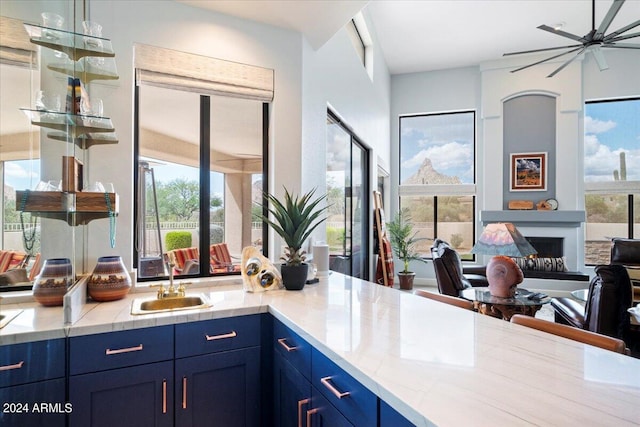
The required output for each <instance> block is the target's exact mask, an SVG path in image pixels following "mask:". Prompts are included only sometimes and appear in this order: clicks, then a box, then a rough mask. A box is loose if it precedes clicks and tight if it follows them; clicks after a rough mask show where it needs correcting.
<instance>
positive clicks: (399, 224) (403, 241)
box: [387, 208, 426, 274]
mask: <svg viewBox="0 0 640 427" xmlns="http://www.w3.org/2000/svg"><path fill="white" fill-rule="evenodd" d="M387 231H388V232H389V235H390V236H391V247H392V248H393V252H394V254H395V255H396V257H397V258H398V259H399V260H400V261H402V263H403V264H404V270H402V271H401V273H403V274H406V273H409V263H410V262H411V261H422V262H425V263H426V261H425V260H424V258H422V257H421V256H420V254H419V253H418V252H417V251H416V248H415V246H416V244H417V243H418V242H419V241H421V240H425V239H424V238H422V237H416V235H417V234H418V232H417V231H416V232H414V231H413V223H412V222H411V215H410V213H409V210H408V209H407V208H404V209H401V210H400V212H398V213H396V215H395V217H394V218H393V221H391V222H388V223H387Z"/></svg>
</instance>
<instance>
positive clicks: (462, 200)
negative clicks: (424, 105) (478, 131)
mask: <svg viewBox="0 0 640 427" xmlns="http://www.w3.org/2000/svg"><path fill="white" fill-rule="evenodd" d="M474 153H475V113H474V112H473V111H463V112H454V113H439V114H423V115H412V116H402V117H400V180H399V181H400V188H399V195H400V208H401V209H404V208H407V209H409V212H410V214H411V218H412V220H413V222H414V225H415V227H414V228H415V230H416V231H417V232H418V236H419V237H423V238H426V239H427V240H423V241H422V243H421V245H420V247H419V248H418V249H419V251H420V252H421V253H422V254H423V256H425V257H429V256H430V251H429V248H430V247H431V243H432V241H433V239H435V238H440V239H443V240H446V241H447V242H449V243H450V244H451V245H452V246H453V247H454V248H456V250H457V251H458V252H460V253H461V254H464V253H468V252H469V251H471V248H472V247H473V243H474V223H475V220H474V215H475V168H474V157H475V154H474ZM463 257H464V256H463ZM467 257H468V259H472V255H468V256H467Z"/></svg>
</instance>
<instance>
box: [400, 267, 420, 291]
mask: <svg viewBox="0 0 640 427" xmlns="http://www.w3.org/2000/svg"><path fill="white" fill-rule="evenodd" d="M415 277H416V273H413V272H411V271H409V272H407V273H398V282H399V283H400V289H402V290H405V291H410V290H411V289H413V279H414V278H415Z"/></svg>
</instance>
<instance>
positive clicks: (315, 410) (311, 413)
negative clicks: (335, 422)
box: [307, 408, 318, 427]
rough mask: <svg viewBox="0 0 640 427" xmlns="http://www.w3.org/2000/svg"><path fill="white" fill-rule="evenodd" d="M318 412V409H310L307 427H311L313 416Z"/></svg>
mask: <svg viewBox="0 0 640 427" xmlns="http://www.w3.org/2000/svg"><path fill="white" fill-rule="evenodd" d="M317 412H318V408H313V409H309V410H308V411H307V427H311V416H312V415H313V414H315V413H317Z"/></svg>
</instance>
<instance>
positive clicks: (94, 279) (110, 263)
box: [87, 256, 131, 301]
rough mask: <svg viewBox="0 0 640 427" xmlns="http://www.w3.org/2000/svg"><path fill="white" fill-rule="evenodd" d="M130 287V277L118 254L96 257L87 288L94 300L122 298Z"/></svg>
mask: <svg viewBox="0 0 640 427" xmlns="http://www.w3.org/2000/svg"><path fill="white" fill-rule="evenodd" d="M129 289H131V277H130V276H129V272H127V269H126V268H125V266H124V263H123V262H122V258H121V257H119V256H104V257H100V258H98V263H97V264H96V267H95V268H94V269H93V273H91V277H89V281H88V282H87V290H88V292H89V295H90V296H91V298H92V299H94V300H95V301H115V300H118V299H122V298H124V297H125V295H127V294H128V293H129Z"/></svg>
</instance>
